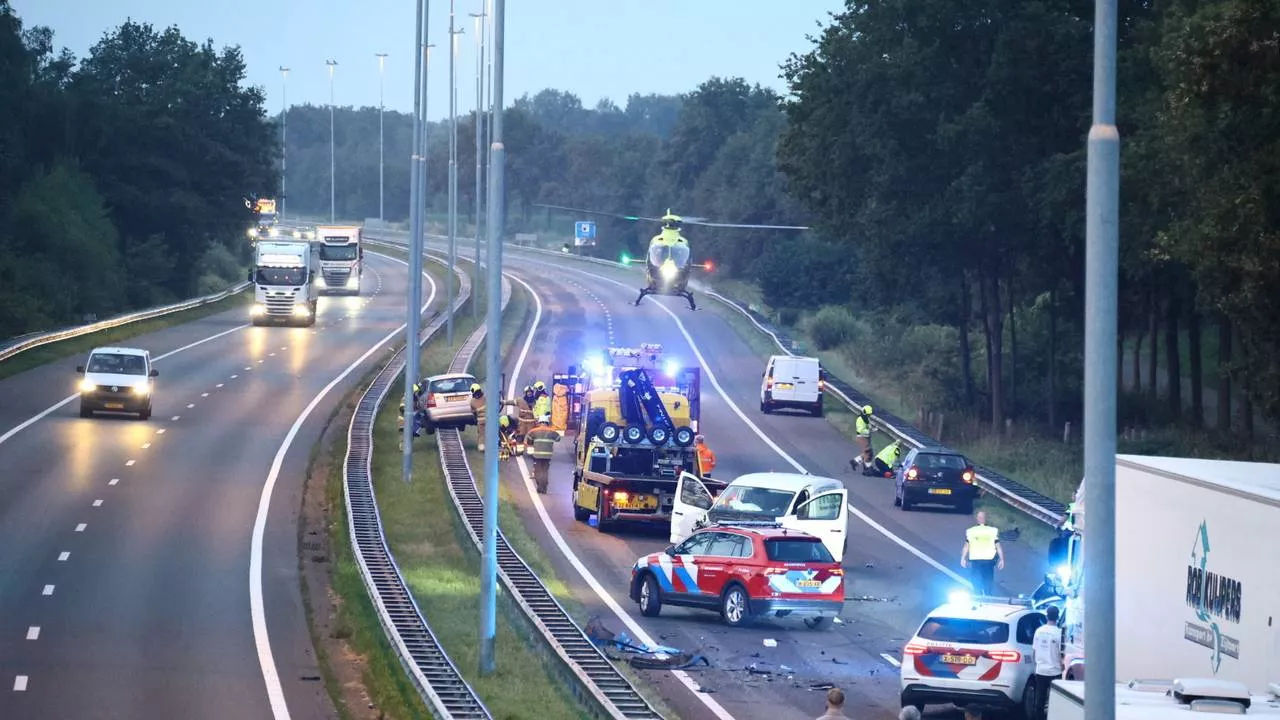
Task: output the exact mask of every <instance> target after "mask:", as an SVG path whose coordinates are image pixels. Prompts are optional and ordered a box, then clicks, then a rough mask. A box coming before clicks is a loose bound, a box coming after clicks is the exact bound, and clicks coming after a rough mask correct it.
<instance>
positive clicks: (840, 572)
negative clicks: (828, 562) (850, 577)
mask: <svg viewBox="0 0 1280 720" xmlns="http://www.w3.org/2000/svg"><path fill="white" fill-rule="evenodd" d="M827 572H829V573H831V574H832V575H844V568H836V569H834V570H828V571H827Z"/></svg>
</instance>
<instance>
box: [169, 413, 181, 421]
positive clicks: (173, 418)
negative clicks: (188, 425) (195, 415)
mask: <svg viewBox="0 0 1280 720" xmlns="http://www.w3.org/2000/svg"><path fill="white" fill-rule="evenodd" d="M180 417H182V416H181V415H174V416H173V417H171V418H169V422H177V421H178V418H180Z"/></svg>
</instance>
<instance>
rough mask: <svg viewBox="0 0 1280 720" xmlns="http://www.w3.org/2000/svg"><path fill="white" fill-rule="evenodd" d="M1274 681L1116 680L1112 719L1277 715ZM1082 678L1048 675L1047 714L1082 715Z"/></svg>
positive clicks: (1061, 718)
mask: <svg viewBox="0 0 1280 720" xmlns="http://www.w3.org/2000/svg"><path fill="white" fill-rule="evenodd" d="M1278 693H1280V686H1273V687H1271V688H1270V689H1268V691H1267V692H1266V693H1250V692H1249V689H1248V688H1246V687H1245V686H1244V685H1243V684H1240V683H1231V682H1222V681H1215V680H1204V679H1186V680H1168V681H1158V680H1157V681H1143V680H1135V681H1132V682H1129V683H1124V684H1119V683H1117V684H1116V710H1115V716H1114V717H1115V720H1177V719H1178V718H1186V719H1187V720H1193V719H1194V718H1196V717H1204V716H1206V715H1208V716H1214V715H1244V716H1246V717H1249V716H1260V717H1264V718H1274V719H1275V720H1280V697H1277V694H1278ZM1084 710H1085V708H1084V682H1083V681H1080V680H1054V681H1053V685H1052V686H1051V687H1050V689H1049V712H1048V720H1085V715H1084Z"/></svg>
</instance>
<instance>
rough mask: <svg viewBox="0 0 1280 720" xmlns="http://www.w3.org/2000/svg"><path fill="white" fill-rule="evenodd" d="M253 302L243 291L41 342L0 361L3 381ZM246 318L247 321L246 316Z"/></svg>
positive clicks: (251, 296) (249, 294) (0, 374)
mask: <svg viewBox="0 0 1280 720" xmlns="http://www.w3.org/2000/svg"><path fill="white" fill-rule="evenodd" d="M252 302H253V293H252V292H240V293H237V294H235V295H232V296H231V297H228V298H223V299H222V300H219V301H217V302H215V303H209V304H208V305H201V306H200V307H195V308H192V309H190V310H182V311H180V312H175V313H169V314H168V315H161V316H159V317H154V318H151V319H150V320H139V321H137V322H132V323H127V324H125V325H121V326H119V327H114V328H110V329H108V330H99V331H97V332H93V333H89V334H87V335H80V336H79V337H73V338H68V339H66V340H59V341H57V342H51V343H49V344H47V345H39V346H37V347H34V348H31V349H30V350H26V351H23V352H20V353H18V354H17V355H14V356H13V357H11V358H9V359H8V360H4V361H2V362H0V380H3V379H4V378H7V377H11V376H13V375H17V374H18V373H20V372H25V371H27V370H30V369H31V368H34V367H39V366H41V365H44V364H46V363H51V362H54V361H55V360H62V359H63V358H67V357H71V356H73V355H80V354H82V353H87V352H89V351H90V350H92V349H93V348H96V347H101V346H104V345H116V344H119V343H121V342H123V341H126V340H130V339H132V338H135V337H138V336H140V335H145V334H147V333H153V332H157V331H159V330H164V329H166V328H170V327H173V326H175V325H182V324H184V323H189V322H192V321H193V320H199V319H201V318H206V317H209V316H210V315H217V314H218V313H222V312H227V311H228V310H236V309H238V308H242V307H244V306H246V305H249V304H251V303H252ZM244 321H245V322H247V321H248V316H247V315H246V316H245V318H244Z"/></svg>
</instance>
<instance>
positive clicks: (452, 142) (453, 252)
mask: <svg viewBox="0 0 1280 720" xmlns="http://www.w3.org/2000/svg"><path fill="white" fill-rule="evenodd" d="M454 2H455V0H449V279H448V282H447V283H446V285H447V286H448V288H449V305H448V307H450V308H452V307H453V273H454V269H455V268H456V267H457V264H458V71H457V65H458V62H457V61H458V36H459V35H461V34H462V32H463V31H462V29H461V28H456V27H455V25H454ZM494 337H497V336H496V335H495V336H494ZM445 341H446V342H447V343H448V345H449V347H453V313H452V312H450V313H449V315H448V317H447V319H446V320H445ZM495 417H496V416H495Z"/></svg>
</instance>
